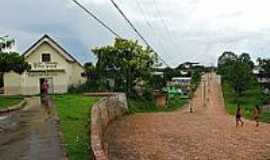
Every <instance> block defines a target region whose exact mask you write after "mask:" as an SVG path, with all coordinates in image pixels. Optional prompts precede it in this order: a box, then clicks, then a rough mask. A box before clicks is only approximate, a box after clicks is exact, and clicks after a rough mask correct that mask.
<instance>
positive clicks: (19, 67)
mask: <svg viewBox="0 0 270 160" xmlns="http://www.w3.org/2000/svg"><path fill="white" fill-rule="evenodd" d="M28 69H30V65H29V64H28V63H27V62H25V60H24V57H23V56H20V55H19V54H18V53H15V52H11V53H2V52H0V86H3V75H4V73H7V72H10V71H14V72H16V73H19V74H21V73H23V72H24V71H25V70H28Z"/></svg>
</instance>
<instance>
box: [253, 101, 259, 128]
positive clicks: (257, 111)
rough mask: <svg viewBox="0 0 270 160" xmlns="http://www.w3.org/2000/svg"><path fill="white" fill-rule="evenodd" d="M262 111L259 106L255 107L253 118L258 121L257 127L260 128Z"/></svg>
mask: <svg viewBox="0 0 270 160" xmlns="http://www.w3.org/2000/svg"><path fill="white" fill-rule="evenodd" d="M260 114H261V109H260V107H259V105H255V107H254V113H253V118H254V120H255V121H256V127H259V119H260Z"/></svg>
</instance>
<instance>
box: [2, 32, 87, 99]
mask: <svg viewBox="0 0 270 160" xmlns="http://www.w3.org/2000/svg"><path fill="white" fill-rule="evenodd" d="M23 56H24V57H25V61H26V62H28V63H29V64H30V65H31V70H30V71H26V72H24V73H23V74H21V75H19V74H16V73H14V72H9V73H6V74H5V75H4V93H5V94H6V95H36V94H40V93H41V91H42V90H41V86H42V84H43V82H44V81H45V80H47V81H48V83H49V93H51V94H52V93H66V92H67V91H68V88H69V87H71V86H78V85H80V84H82V83H84V82H85V81H86V78H85V77H83V76H82V75H83V73H84V68H83V66H82V65H81V64H80V63H79V62H78V61H77V60H76V59H75V58H74V57H73V56H72V55H71V54H69V53H68V52H67V51H66V50H65V49H64V48H62V47H61V46H60V45H59V44H58V43H57V42H56V41H54V40H53V39H52V38H51V37H49V36H48V35H44V36H43V37H42V38H41V39H39V40H38V41H37V42H36V43H34V44H33V45H32V46H31V47H30V48H29V49H28V50H26V52H25V53H24V54H23Z"/></svg>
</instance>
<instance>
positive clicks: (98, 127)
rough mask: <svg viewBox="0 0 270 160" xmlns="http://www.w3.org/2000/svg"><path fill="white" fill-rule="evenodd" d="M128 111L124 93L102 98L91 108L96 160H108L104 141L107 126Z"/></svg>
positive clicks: (93, 147)
mask: <svg viewBox="0 0 270 160" xmlns="http://www.w3.org/2000/svg"><path fill="white" fill-rule="evenodd" d="M127 113H128V105H127V98H126V95H125V94H124V93H118V94H113V95H112V96H110V97H106V98H102V99H101V100H100V101H99V102H98V103H96V104H95V105H94V106H93V107H92V110H91V146H92V151H93V154H94V159H95V160H108V156H107V153H108V148H107V146H106V144H104V141H103V135H104V132H105V130H106V128H107V126H108V125H109V124H110V122H112V121H113V120H115V119H117V118H118V117H121V116H123V115H125V114H127Z"/></svg>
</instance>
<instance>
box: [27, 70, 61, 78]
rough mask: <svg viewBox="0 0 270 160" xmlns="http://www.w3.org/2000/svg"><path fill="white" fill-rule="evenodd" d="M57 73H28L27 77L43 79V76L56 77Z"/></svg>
mask: <svg viewBox="0 0 270 160" xmlns="http://www.w3.org/2000/svg"><path fill="white" fill-rule="evenodd" d="M57 75H58V73H57V72H42V71H40V72H28V76H30V77H44V76H57Z"/></svg>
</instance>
